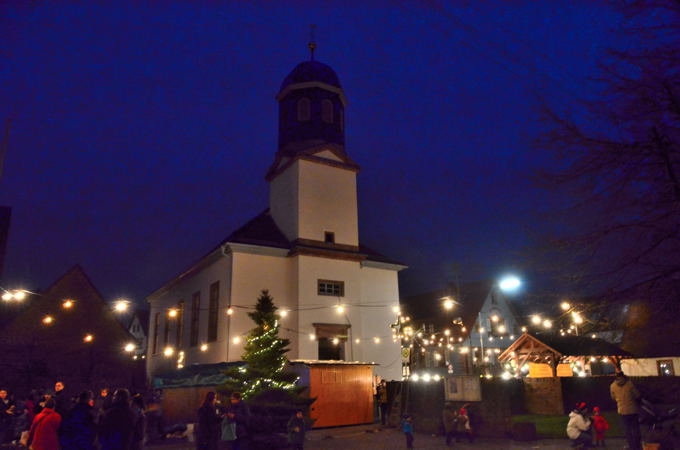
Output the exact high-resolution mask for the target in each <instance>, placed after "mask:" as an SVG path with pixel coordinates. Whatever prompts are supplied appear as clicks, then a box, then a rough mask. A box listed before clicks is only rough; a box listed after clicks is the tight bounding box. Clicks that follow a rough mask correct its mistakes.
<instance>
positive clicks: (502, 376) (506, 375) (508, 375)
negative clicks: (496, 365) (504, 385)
mask: <svg viewBox="0 0 680 450" xmlns="http://www.w3.org/2000/svg"><path fill="white" fill-rule="evenodd" d="M501 378H503V379H504V380H509V379H510V378H512V374H511V373H510V372H503V375H501Z"/></svg>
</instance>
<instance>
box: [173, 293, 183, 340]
mask: <svg viewBox="0 0 680 450" xmlns="http://www.w3.org/2000/svg"><path fill="white" fill-rule="evenodd" d="M175 320H176V321H177V322H176V323H177V330H175V331H176V332H177V334H176V335H175V345H177V348H182V341H183V340H184V300H180V301H179V302H178V303H177V316H176V317H175Z"/></svg>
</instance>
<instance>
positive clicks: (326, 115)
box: [321, 100, 333, 123]
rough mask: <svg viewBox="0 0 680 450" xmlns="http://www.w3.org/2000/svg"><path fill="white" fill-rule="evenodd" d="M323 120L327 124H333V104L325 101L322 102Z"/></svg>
mask: <svg viewBox="0 0 680 450" xmlns="http://www.w3.org/2000/svg"><path fill="white" fill-rule="evenodd" d="M321 120H323V121H324V122H326V123H333V102H332V101H330V100H324V101H322V102H321Z"/></svg>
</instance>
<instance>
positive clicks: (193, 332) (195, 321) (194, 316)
mask: <svg viewBox="0 0 680 450" xmlns="http://www.w3.org/2000/svg"><path fill="white" fill-rule="evenodd" d="M200 313H201V293H200V292H194V295H193V296H192V297H191V328H190V331H189V339H190V345H191V346H192V347H196V346H197V345H198V325H199V320H200Z"/></svg>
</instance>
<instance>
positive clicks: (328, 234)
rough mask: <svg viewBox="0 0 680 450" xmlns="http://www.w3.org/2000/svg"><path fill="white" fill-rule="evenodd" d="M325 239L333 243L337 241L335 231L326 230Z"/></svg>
mask: <svg viewBox="0 0 680 450" xmlns="http://www.w3.org/2000/svg"><path fill="white" fill-rule="evenodd" d="M323 240H324V242H326V243H328V244H333V243H334V242H335V233H333V232H332V231H326V232H324V234H323Z"/></svg>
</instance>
